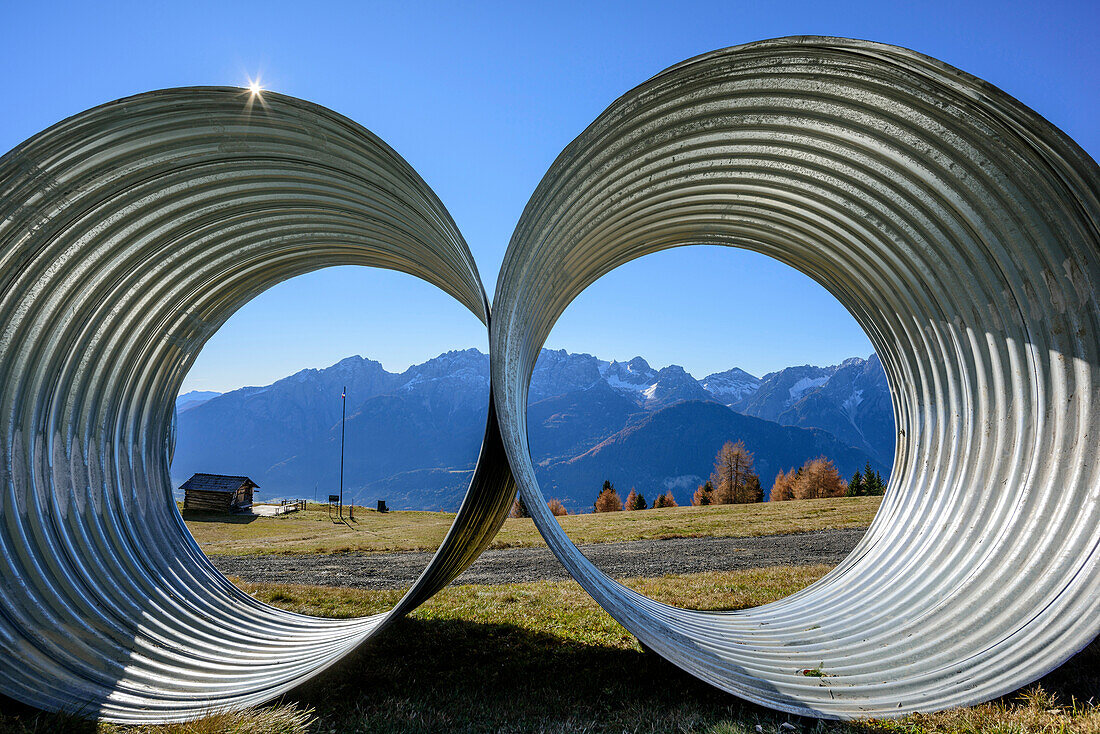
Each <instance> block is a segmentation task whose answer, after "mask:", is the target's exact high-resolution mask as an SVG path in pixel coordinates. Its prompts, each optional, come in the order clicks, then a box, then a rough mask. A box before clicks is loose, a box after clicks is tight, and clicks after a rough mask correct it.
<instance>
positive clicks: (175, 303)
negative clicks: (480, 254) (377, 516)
mask: <svg viewBox="0 0 1100 734" xmlns="http://www.w3.org/2000/svg"><path fill="white" fill-rule="evenodd" d="M336 264H341V265H346V264H358V265H369V266H375V267H384V268H393V269H395V270H401V271H404V272H407V273H411V274H413V275H417V276H419V277H421V278H423V279H425V280H427V281H428V282H430V283H434V284H435V285H437V286H439V287H440V288H442V289H443V290H444V291H446V292H447V293H449V294H451V295H452V296H454V297H455V298H456V299H457V300H458V301H459V302H461V303H462V304H463V305H464V306H465V307H467V308H469V309H470V310H472V311H473V312H474V313H475V314H476V315H477V316H478V317H479V318H481V319H482V321H487V319H488V306H487V302H486V298H485V294H484V291H483V289H482V286H481V282H480V280H479V278H478V274H477V270H476V268H475V266H474V263H473V260H472V258H471V256H470V253H469V250H468V249H467V247H466V244H465V242H463V240H462V238H461V236H460V235H459V234H458V232H457V230H456V229H455V227H454V224H453V222H452V221H451V218H450V216H449V215H448V214H447V212H446V210H445V209H444V207H443V205H442V204H441V203H440V202H439V201H438V199H437V198H436V197H435V195H434V194H433V193H432V192H431V190H430V189H429V188H428V187H427V185H426V184H425V183H424V182H423V181H422V180H421V179H420V178H419V177H418V176H417V175H416V173H415V172H413V170H412V169H411V168H410V167H409V166H408V165H407V164H406V163H405V162H404V161H403V160H402V159H401V158H400V157H399V156H398V155H397V154H396V153H394V152H393V151H392V150H390V149H389V148H388V147H387V146H386V145H385V144H384V143H382V142H381V141H380V140H378V139H377V138H376V137H374V136H373V135H371V134H370V133H369V132H367V131H366V130H364V129H363V128H361V127H359V126H358V125H356V124H354V123H352V122H351V121H349V120H347V119H344V118H342V117H340V116H339V115H336V114H335V113H332V112H330V111H328V110H325V109H323V108H320V107H317V106H315V105H311V104H308V103H305V102H302V101H299V100H295V99H291V98H288V97H283V96H279V95H275V94H264V96H263V100H262V103H261V101H260V100H251V101H250V99H249V97H248V95H247V93H246V94H244V95H242V94H241V90H238V89H202V88H196V89H181V90H169V91H163V92H154V93H150V94H144V95H141V96H138V97H133V98H130V99H125V100H121V101H118V102H114V103H111V104H108V105H105V106H103V107H99V108H96V109H94V110H91V111H88V112H85V113H83V114H80V115H77V116H76V117H73V118H71V119H69V120H66V121H64V122H62V123H60V124H58V125H56V126H54V127H52V128H50V129H49V130H47V131H45V132H43V133H42V134H40V135H37V136H35V137H34V138H32V139H31V140H29V141H27V142H26V143H24V144H23V145H21V146H19V147H18V148H16V149H15V150H13V151H11V152H10V153H8V154H7V155H5V156H4V157H3V158H2V159H0V416H2V418H0V447H2V452H3V461H2V462H0V492H2V495H0V692H3V693H4V694H7V695H9V696H13V697H15V698H17V699H20V700H22V701H25V702H27V703H30V704H33V705H35V706H40V707H42V708H46V709H66V710H72V711H80V712H82V713H84V714H88V715H96V716H99V717H101V718H106V719H113V720H116V721H128V722H140V721H165V720H179V719H186V718H192V717H195V716H197V715H200V714H202V713H204V712H206V711H209V710H210V709H224V708H229V707H240V706H245V705H248V704H252V703H259V702H262V701H266V700H268V699H271V698H272V697H274V696H276V695H278V694H279V693H280V692H282V691H285V690H287V689H288V688H290V687H292V686H293V685H295V684H296V683H299V682H301V681H302V680H304V679H306V678H308V677H310V676H312V675H314V674H315V673H317V672H318V671H319V670H321V669H323V668H325V667H326V666H328V665H329V664H331V663H332V662H334V661H335V660H337V659H338V658H340V657H341V656H342V655H344V654H345V653H346V652H348V651H350V650H352V649H353V648H354V647H355V646H356V645H358V644H359V643H360V642H362V641H363V640H365V639H367V638H368V637H370V636H371V635H372V634H374V633H376V632H377V631H378V630H379V629H380V628H382V627H383V626H384V625H385V623H386V622H387V621H388V620H390V619H392V618H393V616H395V615H397V614H401V613H404V612H407V611H408V610H409V609H412V608H413V607H415V606H416V605H417V604H419V603H421V602H422V601H423V600H424V599H426V598H427V597H429V596H430V595H431V594H432V593H434V592H435V591H436V590H438V589H439V588H440V587H442V586H443V585H445V584H446V583H448V582H449V581H450V580H451V579H452V578H454V576H455V575H457V574H458V573H460V572H461V571H462V569H464V568H465V567H466V566H467V565H469V563H471V562H472V561H473V559H474V558H476V556H477V554H478V552H479V551H480V550H481V548H483V547H484V545H485V544H486V543H487V542H488V540H489V539H490V538H491V537H492V536H493V535H494V534H495V532H496V530H497V529H498V528H499V526H500V524H501V522H503V519H504V517H505V514H506V512H507V509H508V504H509V502H510V496H511V494H512V492H513V491H514V489H513V485H512V484H511V483H510V478H509V475H508V471H507V462H506V461H505V459H504V458H503V456H502V454H501V453H500V443H499V439H497V438H496V433H495V430H496V429H495V421H494V419H493V418H492V417H490V419H489V424H488V428H487V443H486V446H487V448H486V449H484V450H483V455H482V461H481V462H480V463H479V464H478V468H477V471H476V472H475V475H474V479H473V483H472V487H471V491H470V494H469V495H468V497H467V499H466V501H465V503H464V504H463V505H462V508H461V510H460V512H459V516H458V518H457V519H456V521H455V525H454V527H453V528H452V530H451V532H450V534H449V535H448V536H447V539H446V540H445V541H444V543H443V545H442V546H441V548H440V550H439V552H438V554H437V555H436V557H435V558H434V560H433V561H432V564H431V565H430V566H429V568H428V569H426V570H425V572H424V574H423V575H422V576H421V577H420V579H419V580H418V581H417V582H416V584H415V586H414V587H413V588H412V589H411V590H410V591H409V593H408V595H407V596H406V597H405V598H404V599H402V600H401V602H400V603H399V604H398V606H397V607H396V608H395V609H394V610H393V611H392V612H391V613H389V614H380V615H376V616H373V617H369V618H365V619H357V620H318V619H312V618H308V617H303V616H300V615H296V614H290V613H287V612H283V611H279V610H277V609H273V608H271V607H268V606H265V605H263V604H261V603H259V602H257V601H256V600H255V599H253V598H251V597H250V596H248V595H247V594H245V593H243V592H241V591H239V590H238V589H236V588H235V587H233V586H232V585H231V584H230V583H229V582H228V581H226V580H225V578H224V577H222V575H221V574H219V573H218V572H217V570H216V569H215V568H214V567H213V566H212V565H211V564H210V563H209V561H208V560H207V559H206V557H205V556H204V555H203V554H202V552H201V551H200V550H199V548H198V546H196V544H195V543H194V541H193V540H192V538H191V536H190V534H189V533H188V532H187V530H186V528H185V527H184V526H183V524H182V521H181V520H180V517H179V514H178V512H177V511H176V507H175V503H174V502H173V500H172V491H171V485H170V480H169V476H168V461H169V459H168V457H169V455H170V452H171V440H172V439H171V426H172V421H173V415H174V410H173V401H174V398H175V395H176V394H177V392H178V388H179V386H180V383H181V381H182V380H183V377H184V375H185V374H186V372H187V370H188V368H189V367H190V366H191V364H192V362H193V360H194V358H195V356H196V355H197V353H198V351H199V349H200V348H201V347H202V345H203V344H204V343H205V341H206V340H207V339H208V338H209V337H210V335H211V334H213V333H214V331H215V330H216V329H217V328H218V327H219V326H220V325H221V324H222V323H223V322H224V321H225V320H226V319H227V318H229V316H230V315H231V314H232V313H233V312H234V311H235V310H236V309H237V308H238V307H240V306H241V305H242V304H244V303H245V302H246V301H248V300H249V299H250V298H252V297H253V296H254V295H256V294H258V293H260V292H261V291H263V290H264V289H265V288H268V287H270V286H272V285H274V284H275V283H277V282H279V281H281V280H284V279H286V278H290V277H292V276H295V275H298V274H300V273H305V272H308V271H311V270H316V269H318V268H322V267H325V266H328V265H336ZM337 399H338V396H336V395H334V396H333V400H337Z"/></svg>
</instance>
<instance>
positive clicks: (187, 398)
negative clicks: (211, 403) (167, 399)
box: [176, 390, 221, 412]
mask: <svg viewBox="0 0 1100 734" xmlns="http://www.w3.org/2000/svg"><path fill="white" fill-rule="evenodd" d="M219 395H221V393H220V392H214V391H213V390H192V391H191V392H185V393H184V394H183V395H180V396H179V397H178V398H176V411H177V412H179V411H183V410H187V409H188V408H194V407H196V406H199V405H202V404H203V403H205V402H206V401H207V400H210V399H211V398H216V397H218V396H219Z"/></svg>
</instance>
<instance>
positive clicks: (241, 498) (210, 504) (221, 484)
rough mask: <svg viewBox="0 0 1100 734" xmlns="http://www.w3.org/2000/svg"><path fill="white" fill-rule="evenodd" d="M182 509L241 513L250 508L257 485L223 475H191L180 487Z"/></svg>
mask: <svg viewBox="0 0 1100 734" xmlns="http://www.w3.org/2000/svg"><path fill="white" fill-rule="evenodd" d="M180 489H182V490H183V491H184V496H183V509H185V510H194V511H196V512H242V511H244V510H249V509H251V508H252V493H253V490H255V489H259V485H258V484H256V483H255V482H253V481H252V480H251V479H249V478H248V477H230V476H225V475H224V474H192V475H191V478H190V479H188V480H187V481H186V482H184V483H183V484H181V485H180Z"/></svg>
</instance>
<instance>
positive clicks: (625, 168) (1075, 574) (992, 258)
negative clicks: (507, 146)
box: [490, 38, 1100, 718]
mask: <svg viewBox="0 0 1100 734" xmlns="http://www.w3.org/2000/svg"><path fill="white" fill-rule="evenodd" d="M1098 191H1100V175H1098V170H1097V166H1096V163H1095V162H1094V161H1093V160H1092V159H1091V158H1089V156H1088V155H1086V154H1085V153H1084V152H1083V151H1082V150H1081V149H1080V148H1078V147H1077V146H1076V145H1075V144H1074V143H1073V142H1072V141H1071V140H1070V139H1069V138H1067V137H1066V136H1065V135H1064V134H1063V133H1061V132H1060V131H1059V130H1057V129H1056V128H1054V127H1053V126H1052V125H1050V124H1049V123H1047V122H1046V121H1045V120H1043V119H1042V118H1041V117H1040V116H1039V115H1037V114H1035V113H1034V112H1033V111H1031V110H1029V109H1027V108H1026V107H1025V106H1023V105H1022V104H1020V103H1019V102H1017V101H1016V100H1014V99H1012V98H1011V97H1009V96H1008V95H1007V94H1005V93H1004V92H1002V91H1000V90H998V89H996V88H994V87H992V86H991V85H989V84H987V83H985V82H983V81H981V80H979V79H976V78H974V77H972V76H970V75H968V74H965V73H963V72H960V71H958V70H957V69H953V68H951V67H949V66H947V65H945V64H943V63H941V62H938V61H936V60H934V59H930V58H928V57H926V56H922V55H920V54H917V53H914V52H912V51H908V50H905V49H901V48H896V47H891V46H885V45H881V44H876V43H868V42H861V41H850V40H843V39H830V38H789V39H779V40H774V41H766V42H761V43H755V44H750V45H746V46H740V47H736V48H731V49H726V50H723V51H717V52H714V53H710V54H706V55H704V56H700V57H698V58H694V59H691V60H689V61H686V62H684V63H682V64H679V65H677V66H674V67H672V68H670V69H668V70H667V71H665V72H663V73H661V74H659V75H657V76H656V77H654V78H653V79H651V80H649V81H647V82H646V83H644V84H642V85H641V86H639V87H637V88H636V89H634V90H632V91H630V92H629V93H627V94H626V95H624V96H623V97H622V98H620V99H619V100H617V101H616V102H615V103H614V104H612V105H611V107H609V108H608V109H607V110H606V111H605V112H604V113H603V114H602V115H600V117H599V118H598V119H597V120H596V121H595V122H594V123H593V124H592V125H591V126H590V127H589V128H588V129H586V130H585V131H584V132H583V133H582V134H581V135H580V136H579V137H578V138H577V139H576V140H574V141H573V142H572V143H571V144H570V145H569V146H568V147H567V148H566V149H565V150H564V152H563V153H562V154H561V155H560V156H559V157H558V159H557V160H556V161H555V162H554V164H553V166H552V167H551V169H550V171H549V172H548V173H547V175H546V177H545V178H544V179H543V181H542V182H541V184H540V185H539V187H538V189H537V190H536V192H535V194H534V196H533V197H532V198H531V200H530V202H529V204H528V205H527V208H526V209H525V211H524V213H523V216H522V217H521V219H520V222H519V224H518V226H517V228H516V232H515V234H514V236H513V238H512V241H511V243H510V246H509V249H508V252H507V254H506V256H505V261H504V264H503V268H502V270H501V273H500V277H499V280H498V285H497V290H496V296H495V299H494V302H493V320H492V323H491V326H490V332H491V342H490V343H491V345H492V357H493V362H492V372H493V378H494V391H495V396H496V401H497V406H498V409H499V411H500V416H501V432H502V435H503V437H504V444H505V448H506V450H507V453H508V456H509V458H510V461H511V464H512V469H513V472H514V473H515V475H516V480H517V482H518V484H519V487H520V492H521V494H522V496H523V498H524V500H525V501H526V504H527V507H528V508H530V509H531V510H532V511H533V515H534V518H535V522H536V524H537V525H538V526H539V529H540V530H541V531H542V533H543V535H544V537H545V538H546V540H547V542H548V543H549V544H550V547H551V548H552V549H553V550H554V552H555V553H556V554H557V556H558V558H559V559H561V561H562V563H564V564H565V565H566V567H567V568H569V570H570V572H571V573H572V574H573V575H574V577H575V578H576V579H577V580H578V581H579V582H580V583H581V585H582V586H584V588H585V589H586V590H587V591H588V592H589V593H590V594H592V596H593V597H595V599H596V600H597V601H598V602H599V603H600V604H601V605H602V606H603V607H604V608H605V609H607V610H608V612H610V613H611V614H612V615H613V616H614V617H615V618H616V619H617V620H618V621H619V622H621V623H622V624H623V625H624V626H625V627H626V628H627V629H628V630H630V631H631V632H632V633H633V634H635V635H636V636H637V637H638V638H639V639H640V640H641V641H642V642H643V643H644V644H645V645H647V646H648V647H650V648H652V649H653V650H655V651H657V652H658V653H660V654H661V655H663V656H664V657H666V658H668V659H669V660H671V661H672V662H673V663H675V664H676V665H678V666H680V667H681V668H683V669H685V670H687V671H689V672H691V673H693V674H694V675H696V676H698V677H699V678H702V679H703V680H706V681H709V682H710V683H713V684H714V685H716V686H718V687H720V688H723V689H725V690H727V691H730V692H732V693H735V694H737V695H738V696H742V697H744V698H747V699H750V700H752V701H756V702H759V703H761V704H764V705H767V706H770V707H773V708H776V709H781V710H784V711H790V712H794V713H798V714H808V715H813V716H821V717H831V718H849V717H860V716H869V715H874V716H890V715H898V714H903V713H905V712H909V711H917V710H922V711H927V710H933V709H940V708H945V707H951V706H961V705H967V704H972V703H976V702H979V701H984V700H987V699H990V698H992V697H995V696H997V695H999V694H1003V693H1006V692H1008V691H1011V690H1013V689H1015V688H1017V687H1019V686H1022V685H1024V684H1027V683H1028V682H1030V681H1032V680H1034V679H1036V678H1037V677H1039V676H1041V675H1042V674H1044V673H1046V672H1047V671H1049V670H1051V669H1052V668H1054V667H1055V666H1057V665H1059V664H1060V663H1062V662H1063V661H1064V660H1066V659H1067V658H1068V657H1070V656H1071V655H1072V654H1073V653H1075V652H1076V651H1078V650H1080V649H1081V648H1082V647H1084V646H1085V645H1086V644H1088V642H1089V641H1090V640H1092V639H1093V638H1094V637H1095V636H1096V634H1097V632H1098V630H1100V574H1098V569H1100V566H1098V564H1100V550H1098V544H1100V481H1098V474H1097V472H1098V469H1100V411H1098V410H1097V407H1096V403H1097V401H1098V398H1100V392H1098V385H1100V354H1098V348H1100V344H1098V341H1097V337H1098V335H1100V330H1098V328H1097V327H1098V319H1100V312H1098V309H1097V291H1096V286H1097V284H1098V283H1100V257H1098V255H1100V202H1098V200H1097V192H1098ZM687 244H720V245H729V246H734V247H743V248H747V249H751V250H755V251H757V252H761V253H765V254H767V255H770V256H772V257H774V258H776V259H778V260H781V261H782V262H785V263H787V264H789V265H791V266H792V267H794V268H797V269H798V270H800V271H802V272H804V273H806V274H808V275H810V276H811V277H813V278H814V279H815V280H816V281H817V282H819V283H821V284H822V285H823V286H824V287H825V288H827V289H828V290H829V291H830V292H831V293H832V294H833V295H835V296H836V298H837V299H838V300H839V301H840V302H841V303H843V304H844V305H845V306H846V307H847V308H848V310H849V311H850V312H851V313H852V315H853V316H854V317H855V318H856V319H857V321H858V322H859V323H860V324H861V325H862V326H863V328H864V329H865V330H866V332H867V334H868V335H869V336H870V338H871V341H872V342H873V343H874V346H875V349H876V350H877V351H878V354H879V355H880V357H881V358H882V362H883V365H884V366H885V368H886V373H887V376H888V380H889V384H890V389H891V395H892V398H893V402H894V412H895V418H896V422H897V430H898V442H897V447H898V448H897V453H896V456H895V461H894V469H893V473H892V475H891V479H890V486H889V490H888V492H887V495H886V498H885V501H884V502H883V505H882V509H881V510H880V511H879V514H878V516H877V517H876V518H875V521H874V523H873V524H872V526H871V528H870V530H869V531H868V532H867V534H866V536H865V538H864V539H863V540H862V542H861V543H860V544H859V546H858V548H857V549H856V550H855V551H854V552H853V553H852V554H851V556H850V557H848V558H847V559H846V560H845V561H844V562H843V563H842V564H841V565H840V566H839V567H838V568H836V569H835V570H834V571H832V572H831V573H829V574H828V575H827V576H826V577H825V578H823V579H822V580H821V581H819V582H818V583H816V584H814V585H812V586H810V587H809V588H807V589H805V590H803V591H801V592H799V593H797V594H794V595H793V596H791V597H789V598H787V599H784V600H782V601H779V602H776V603H774V604H769V605H766V606H763V607H760V608H756V609H748V610H744V611H735V612H703V611H694V610H690V609H680V608H676V607H672V606H668V605H666V604H660V603H657V602H655V601H653V600H651V599H648V598H646V597H644V596H641V595H639V594H637V593H634V592H633V591H631V590H629V589H627V588H625V587H624V586H622V585H620V584H618V583H616V582H615V581H613V580H612V579H610V578H608V577H607V576H605V575H604V574H603V573H601V572H600V571H599V570H598V569H596V568H595V567H594V566H593V565H592V564H591V563H590V562H589V561H588V560H586V559H585V557H584V556H583V555H581V553H580V552H578V550H577V548H576V547H575V546H574V545H573V544H572V543H571V542H570V541H569V539H568V538H567V537H566V536H565V534H564V533H563V532H562V530H561V528H560V526H559V525H558V523H557V522H556V521H555V519H554V518H553V517H552V516H551V515H550V513H549V511H548V510H547V509H546V505H545V502H544V498H543V496H542V494H541V492H540V490H539V484H538V481H537V480H536V479H535V474H534V471H533V468H532V464H531V459H530V454H529V451H528V444H527V434H526V409H527V389H528V384H529V381H530V377H531V372H532V368H533V367H534V364H535V360H536V358H537V356H538V353H539V348H540V347H541V346H542V344H543V343H544V341H545V339H546V337H547V335H548V334H549V332H550V330H551V328H552V327H553V325H554V322H555V320H556V319H557V318H558V317H559V316H560V315H561V313H562V311H563V310H564V309H565V308H566V306H567V305H568V304H569V303H570V301H571V300H572V299H573V298H575V297H576V296H577V294H579V293H580V292H581V291H582V290H583V289H584V288H585V287H586V286H588V285H589V284H591V283H593V282H594V281H595V280H596V279H597V278H599V277H600V276H601V275H603V274H605V273H607V272H608V271H609V270H611V269H612V268H614V267H616V266H618V265H621V264H622V263H625V262H627V261H629V260H631V259H633V258H637V257H640V256H642V255H645V254H647V253H652V252H655V251H658V250H661V249H664V248H669V247H674V246H677V245H687ZM731 318H733V315H732V314H731Z"/></svg>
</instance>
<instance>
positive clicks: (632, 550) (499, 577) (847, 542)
mask: <svg viewBox="0 0 1100 734" xmlns="http://www.w3.org/2000/svg"><path fill="white" fill-rule="evenodd" d="M863 532H864V531H863V529H861V528H854V529H848V530H820V531H816V532H812V533H795V534H791V535H765V536H762V537H758V538H675V539H671V540H633V541H629V542H625V543H598V544H594V545H582V546H580V549H581V551H582V552H583V553H584V554H585V555H586V556H587V557H588V558H589V559H590V560H591V561H592V562H593V563H595V564H596V566H598V567H599V568H600V569H601V570H603V571H604V572H605V573H607V574H609V575H610V576H612V577H614V578H629V577H632V576H663V575H664V574H668V573H695V572H699V571H735V570H739V569H745V568H761V567H764V566H787V565H790V566H807V565H812V564H817V563H825V564H829V565H834V564H837V563H839V562H840V561H841V559H843V558H844V556H846V555H848V553H849V552H850V551H851V550H852V548H854V547H855V545H856V543H857V542H858V541H859V539H860V537H862V536H863ZM431 557H432V554H431V553H341V554H338V555H320V554H300V555H270V556H211V557H210V558H211V560H213V561H214V565H215V566H217V567H218V569H219V570H220V571H221V572H222V573H224V574H225V575H227V576H236V577H237V578H240V579H242V580H244V581H251V582H261V583H287V584H309V585H312V586H348V587H353V588H359V589H403V588H406V587H408V586H409V585H411V584H412V582H413V581H414V580H415V579H416V577H417V576H419V575H420V572H421V571H423V570H424V567H425V566H427V565H428V561H429V559H431ZM568 578H570V576H569V573H568V572H567V571H566V570H565V567H564V566H562V565H561V563H559V562H558V559H557V558H555V557H554V554H553V553H551V552H550V550H549V549H548V548H545V547H543V548H507V549H502V550H489V551H486V552H485V553H483V554H481V557H480V558H478V559H477V561H475V562H474V564H473V565H472V566H470V568H468V569H466V572H465V573H463V574H462V575H461V576H459V577H458V578H457V579H455V581H454V582H453V583H454V584H506V583H515V582H521V581H539V580H543V579H546V580H554V581H556V580H566V579H568Z"/></svg>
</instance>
